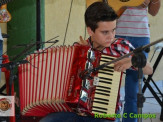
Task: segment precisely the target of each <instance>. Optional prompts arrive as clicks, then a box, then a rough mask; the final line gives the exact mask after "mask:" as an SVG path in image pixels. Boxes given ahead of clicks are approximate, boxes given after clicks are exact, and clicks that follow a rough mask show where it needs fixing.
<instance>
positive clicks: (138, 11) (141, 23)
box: [116, 0, 161, 122]
mask: <svg viewBox="0 0 163 122" xmlns="http://www.w3.org/2000/svg"><path fill="white" fill-rule="evenodd" d="M160 4H161V0H145V2H144V3H143V4H142V5H141V6H138V7H127V9H126V10H125V11H124V13H123V14H122V15H121V16H120V17H119V19H118V21H117V27H116V38H124V39H126V40H129V42H130V43H131V44H132V45H133V46H134V47H135V48H138V47H140V46H144V45H147V44H149V43H150V31H149V22H148V13H149V14H150V15H152V16H155V15H156V14H157V13H158V11H159V9H160ZM144 54H145V56H146V57H148V54H147V52H144ZM137 93H138V72H137V71H134V70H130V69H128V70H127V71H126V78H125V104H124V113H127V115H128V116H127V118H123V122H137V119H136V118H130V117H129V114H130V113H134V114H137V113H138V112H137Z"/></svg>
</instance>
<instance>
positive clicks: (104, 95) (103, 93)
mask: <svg viewBox="0 0 163 122" xmlns="http://www.w3.org/2000/svg"><path fill="white" fill-rule="evenodd" d="M95 94H100V95H104V96H110V94H106V93H101V92H95Z"/></svg>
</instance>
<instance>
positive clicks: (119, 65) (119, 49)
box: [40, 2, 152, 122]
mask: <svg viewBox="0 0 163 122" xmlns="http://www.w3.org/2000/svg"><path fill="white" fill-rule="evenodd" d="M116 20H117V14H116V13H115V12H114V10H113V9H112V8H111V7H110V6H108V5H107V4H106V3H104V2H95V3H93V4H91V5H90V6H89V7H88V8H87V10H86V12H85V23H86V26H87V32H88V34H89V36H90V37H89V38H88V39H87V40H86V41H85V40H81V41H80V42H78V43H77V45H78V44H82V45H87V46H90V47H91V48H93V49H96V50H98V51H100V52H102V53H105V54H108V55H114V56H122V55H125V54H127V53H129V52H130V51H132V50H133V49H134V47H133V46H132V45H131V44H130V43H129V42H128V41H127V40H126V39H123V38H115V30H116V23H117V22H116ZM131 66H132V63H131V57H127V58H124V59H122V60H120V61H118V62H116V63H114V70H115V71H118V72H123V71H125V70H126V69H128V68H130V67H131ZM143 72H144V73H145V74H151V73H152V68H151V67H150V65H149V63H147V64H146V66H145V67H144V68H143ZM81 114H83V113H79V115H78V114H76V113H73V112H57V113H51V114H49V115H47V116H46V117H44V118H42V119H41V120H40V122H110V121H111V120H106V119H102V118H95V117H91V116H81Z"/></svg>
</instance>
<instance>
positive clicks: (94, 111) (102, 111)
mask: <svg viewBox="0 0 163 122" xmlns="http://www.w3.org/2000/svg"><path fill="white" fill-rule="evenodd" d="M92 111H94V112H99V113H104V114H107V112H105V111H99V110H92Z"/></svg>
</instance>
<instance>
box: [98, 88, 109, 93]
mask: <svg viewBox="0 0 163 122" xmlns="http://www.w3.org/2000/svg"><path fill="white" fill-rule="evenodd" d="M96 91H101V92H106V93H110V90H104V89H98V88H96Z"/></svg>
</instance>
